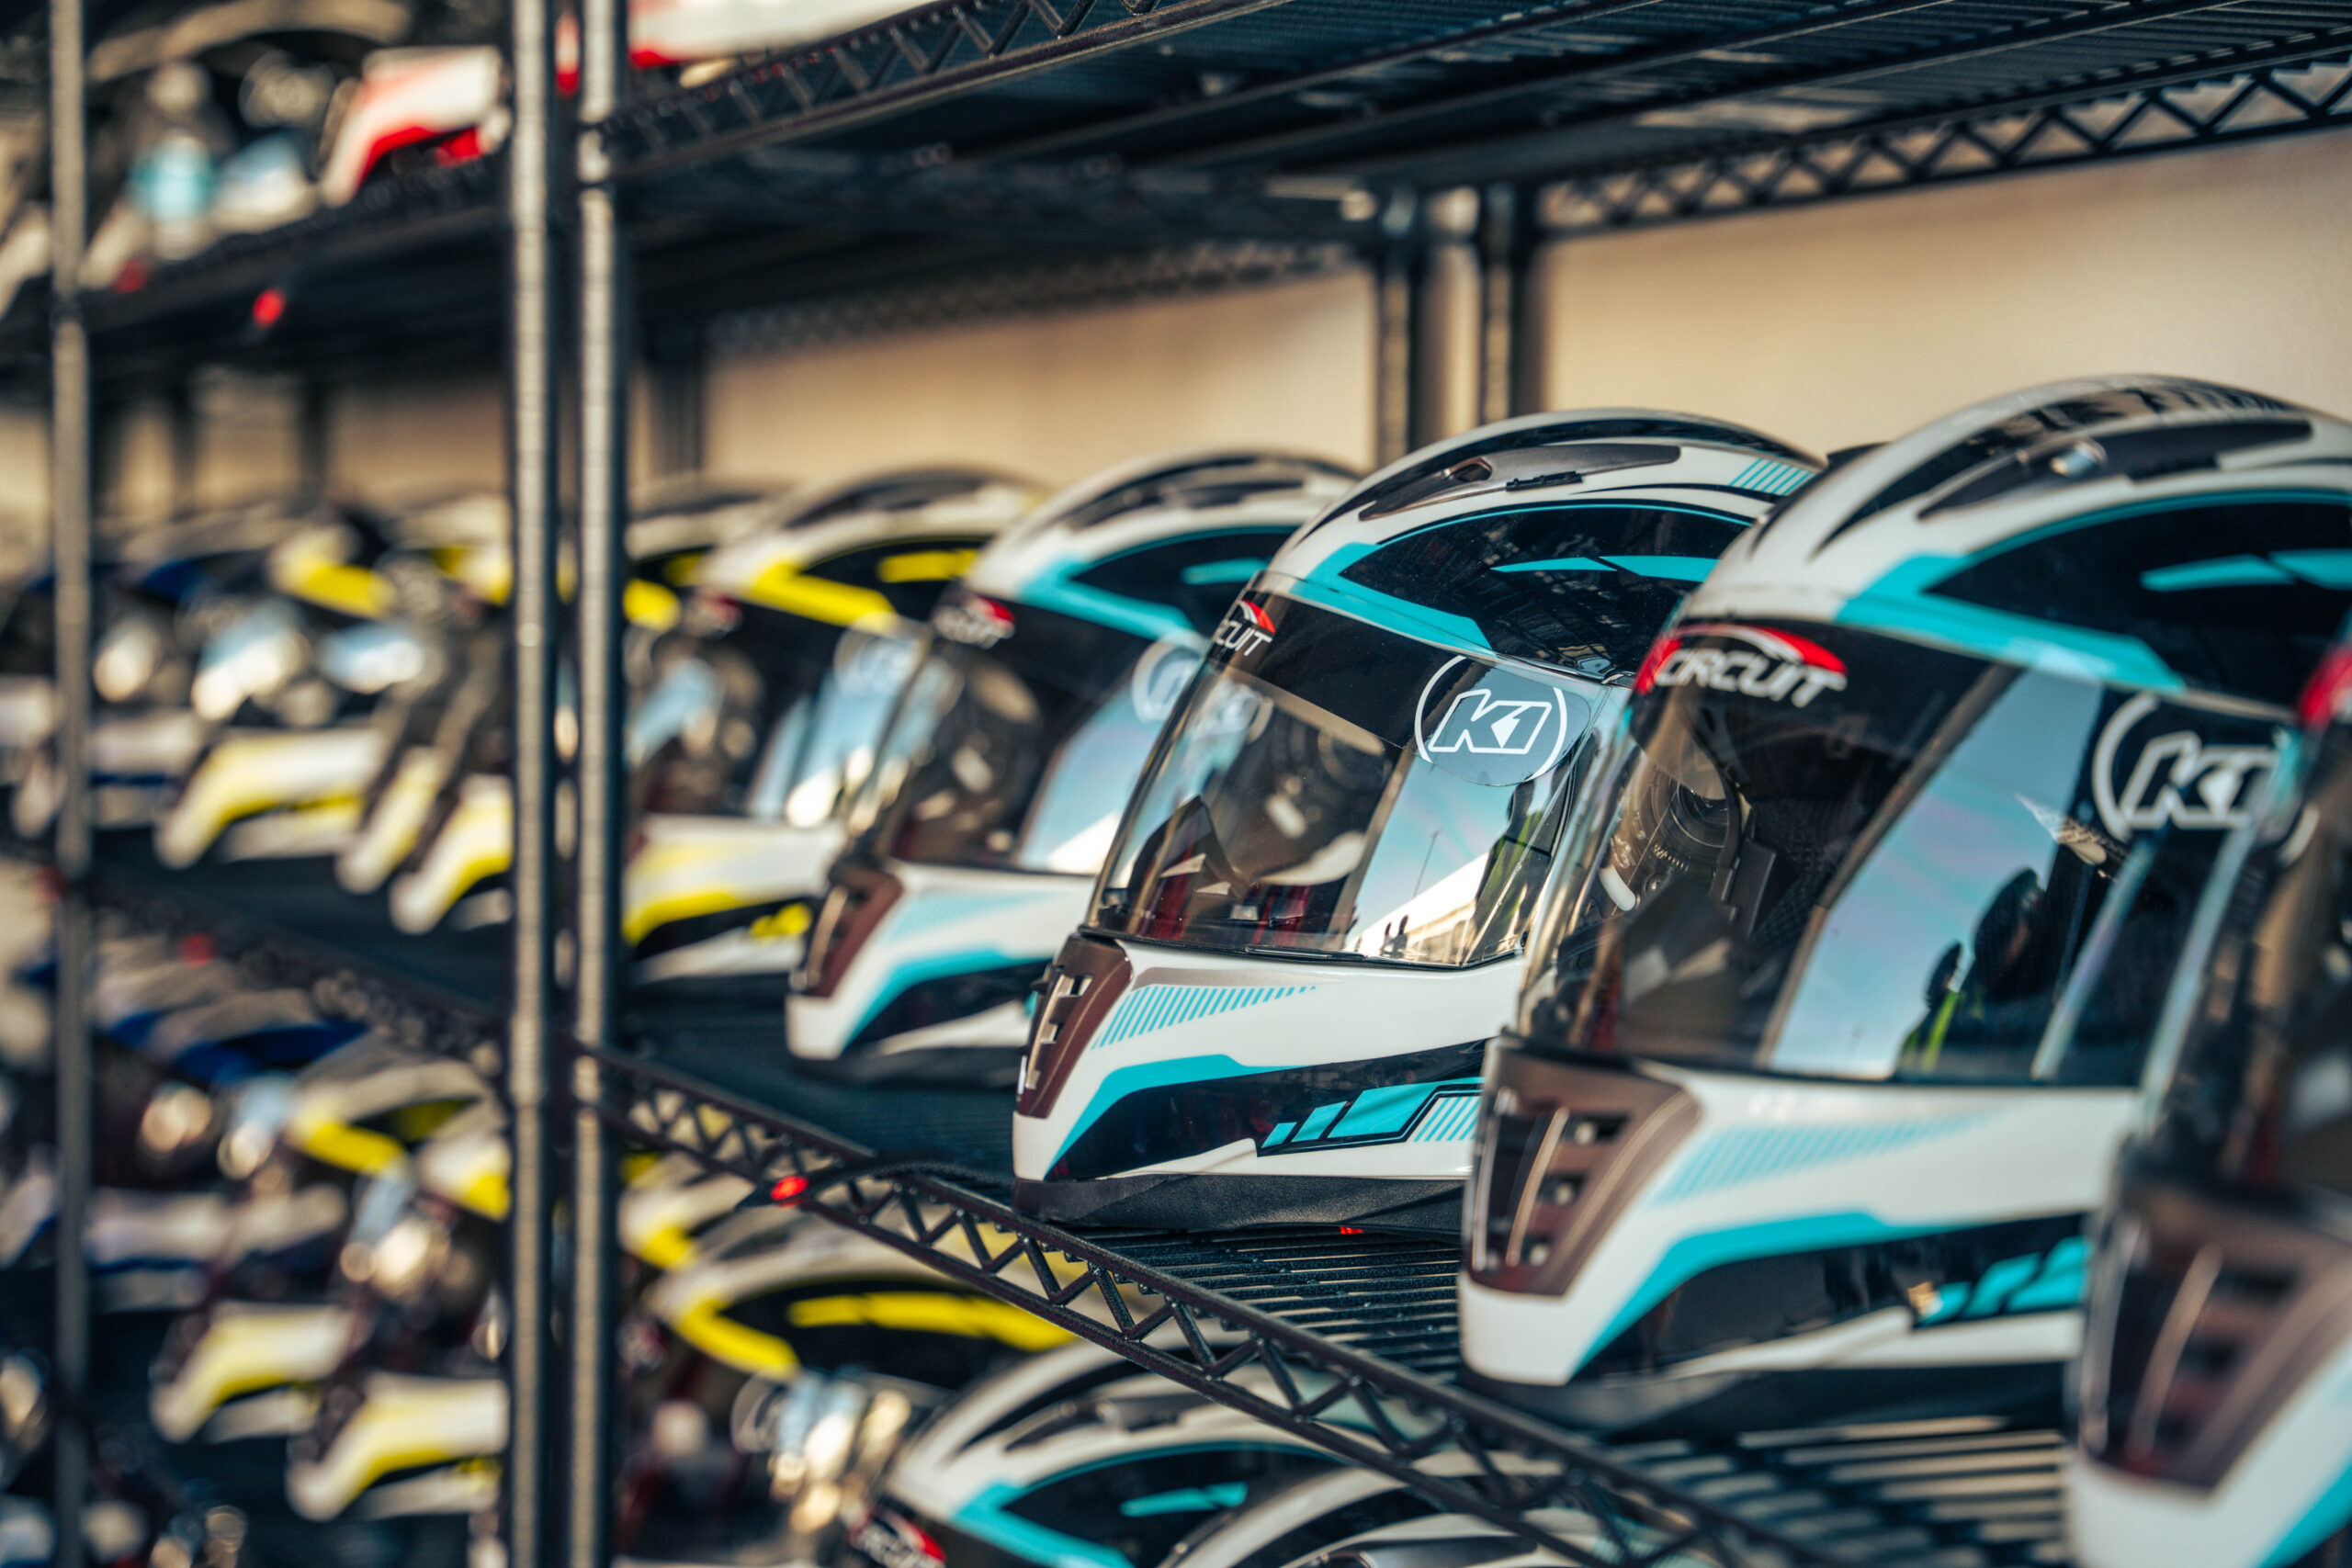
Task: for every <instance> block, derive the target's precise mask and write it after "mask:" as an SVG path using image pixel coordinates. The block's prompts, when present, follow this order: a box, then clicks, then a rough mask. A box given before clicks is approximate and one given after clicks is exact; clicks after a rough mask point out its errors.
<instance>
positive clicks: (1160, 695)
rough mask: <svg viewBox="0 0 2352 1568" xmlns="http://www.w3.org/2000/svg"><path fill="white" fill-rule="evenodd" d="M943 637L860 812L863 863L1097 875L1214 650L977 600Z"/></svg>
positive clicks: (901, 710) (965, 599)
mask: <svg viewBox="0 0 2352 1568" xmlns="http://www.w3.org/2000/svg"><path fill="white" fill-rule="evenodd" d="M938 625H939V626H942V627H943V628H944V631H942V632H941V633H940V634H939V635H934V636H933V638H932V640H931V642H930V644H929V645H928V647H927V649H925V651H924V653H923V655H922V661H921V662H920V663H919V664H918V665H917V666H916V667H915V671H914V673H913V674H912V675H911V676H910V678H909V679H908V682H907V685H906V689H905V692H904V693H903V694H902V695H901V697H900V699H899V705H898V707H897V708H896V709H895V710H894V712H893V713H892V715H891V716H890V721H889V726H888V729H887V731H886V732H885V733H884V735H883V738H882V742H881V745H880V746H879V747H878V748H877V749H876V753H875V761H874V768H873V772H872V773H871V775H870V776H869V777H868V779H867V781H866V784H865V787H864V789H863V790H862V791H861V792H860V794H859V795H858V797H857V798H856V800H855V801H854V803H853V805H852V807H851V813H850V828H851V831H852V832H853V833H854V834H856V835H857V837H858V846H859V849H860V851H861V852H863V853H865V855H867V856H868V857H869V858H872V857H881V856H887V857H889V858H891V859H895V860H901V861H910V862H914V863H919V864H925V865H948V866H966V867H971V868H975V869H979V870H1010V871H1036V872H1057V873H1063V874H1075V875H1082V876H1091V875H1092V874H1094V873H1095V872H1096V871H1098V870H1100V869H1101V868H1102V864H1103V851H1105V850H1106V849H1108V848H1109V847H1110V844H1111V836H1112V833H1113V830H1114V829H1115V828H1116V827H1117V826H1118V821H1119V812H1120V809H1121V807H1124V806H1125V804H1126V800H1127V795H1128V792H1129V791H1131V790H1132V789H1133V788H1134V787H1135V781H1136V773H1138V772H1139V771H1140V770H1141V769H1142V767H1143V762H1144V758H1145V757H1146V756H1147V755H1148V753H1149V751H1150V750H1151V742H1152V738H1153V737H1154V736H1155V735H1157V734H1158V733H1159V726H1160V723H1161V721H1162V720H1164V719H1165V718H1166V717H1167V716H1168V710H1169V708H1170V706H1171V705H1173V703H1174V701H1175V694H1177V693H1178V692H1181V691H1182V689H1183V684H1184V682H1186V681H1187V680H1189V679H1190V678H1191V676H1192V673H1193V670H1194V669H1195V668H1197V667H1198V665H1199V662H1200V641H1199V639H1198V638H1197V637H1193V636H1191V635H1190V634H1184V635H1178V634H1174V633H1171V634H1170V635H1169V636H1166V637H1161V638H1159V640H1158V641H1153V640H1150V639H1148V638H1146V637H1136V636H1134V635H1132V634H1130V633H1127V632H1123V631H1118V630H1114V628H1112V627H1109V626H1102V625H1100V624H1098V623H1096V622H1093V621H1091V620H1086V619H1084V618H1082V617H1080V616H1076V615H1061V614H1058V613H1057V612H1055V611H1051V610H1043V609H1039V608H1038V607H1036V606H1035V605H1033V604H998V603H996V602H995V601H993V600H988V599H982V598H980V597H979V596H978V595H977V594H970V593H961V594H959V595H958V596H956V598H954V599H951V600H950V601H949V602H948V604H946V606H945V607H944V608H943V610H942V611H941V614H940V619H939V622H938Z"/></svg>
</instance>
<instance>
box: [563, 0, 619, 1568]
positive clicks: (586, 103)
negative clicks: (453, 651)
mask: <svg viewBox="0 0 2352 1568" xmlns="http://www.w3.org/2000/svg"><path fill="white" fill-rule="evenodd" d="M627 33H628V6H627V4H626V0H582V4H581V7H580V121H581V127H580V141H579V169H578V176H579V215H580V231H579V244H580V604H579V639H578V642H577V645H576V646H577V648H578V651H579V659H580V754H579V773H578V779H579V802H580V833H579V840H578V842H579V852H578V853H579V860H578V863H577V864H576V865H575V867H574V871H575V873H576V874H577V878H578V886H579V894H578V897H579V902H578V905H577V907H576V909H575V920H574V937H575V940H576V941H577V942H578V943H579V947H578V953H577V975H578V979H577V982H576V984H575V986H574V988H573V993H572V995H573V1002H574V1005H575V1018H576V1022H575V1026H574V1027H575V1028H576V1030H577V1032H578V1034H579V1038H580V1042H581V1043H582V1044H583V1045H589V1046H597V1047H605V1046H610V1045H612V1044H615V1043H616V1042H617V1037H618V1031H617V1028H616V1019H617V1017H618V1011H619V1002H620V989H621V987H622V984H623V981H624V974H623V970H622V964H623V962H624V960H623V956H622V953H621V952H620V877H621V852H622V845H623V842H624V840H625V835H626V834H627V832H628V795H627V792H626V789H625V787H624V784H623V779H622V773H621V745H622V739H621V726H622V723H623V719H624V713H623V710H624V708H625V706H626V704H627V694H626V693H625V691H624V689H623V686H622V679H623V677H622V669H621V638H622V636H623V635H624V630H625V628H624V625H623V621H622V616H621V589H622V585H623V579H624V576H625V573H626V570H627V568H626V565H625V560H624V557H625V551H624V549H623V534H624V531H625V530H626V528H627V527H628V436H629V426H628V415H629V405H628V343H629V333H628V314H629V311H628V254H627V251H626V247H625V246H624V244H623V243H622V238H621V227H620V213H619V210H618V197H617V193H616V191H615V189H614V188H613V185H612V165H611V162H610V160H609V159H608V158H607V157H606V156H605V137H604V122H605V120H606V119H607V118H610V117H611V115H612V114H613V112H614V111H615V110H616V109H617V108H618V107H620V95H621V86H622V81H623V72H624V70H625V68H626V64H627V62H628V36H627ZM572 1077H573V1082H572V1092H573V1095H574V1108H573V1111H572V1118H571V1337H570V1343H569V1345H568V1346H567V1348H568V1349H569V1351H570V1352H571V1412H570V1416H571V1430H570V1434H569V1435H570V1439H571V1448H570V1454H569V1460H570V1472H571V1475H570V1483H569V1485H568V1486H567V1488H566V1491H565V1505H566V1509H567V1516H568V1517H567V1529H566V1530H565V1549H566V1552H567V1555H568V1560H569V1562H571V1568H601V1564H602V1563H603V1562H604V1557H605V1519H606V1517H607V1515H608V1513H609V1495H610V1491H611V1486H610V1465H609V1462H608V1461H609V1459H610V1455H611V1452H612V1438H611V1435H610V1434H609V1432H608V1431H607V1429H606V1428H607V1411H608V1408H609V1405H610V1403H611V1399H610V1396H611V1392H612V1391H611V1387H610V1382H609V1368H610V1365H611V1347H612V1343H613V1333H612V1312H613V1305H612V1275H611V1270H612V1263H613V1252H614V1237H613V1227H612V1222H613V1201H614V1192H613V1171H612V1148H611V1140H610V1136H609V1134H607V1133H606V1132H605V1127H604V1124H603V1123H602V1122H599V1121H598V1120H597V1119H596V1114H595V1110H594V1107H595V1106H596V1105H597V1103H598V1102H599V1100H601V1099H602V1097H603V1090H604V1085H603V1083H602V1082H601V1081H600V1078H599V1076H598V1069H597V1065H596V1063H595V1062H594V1060H592V1059H591V1058H590V1057H588V1056H587V1055H584V1054H583V1055H580V1056H579V1057H577V1058H575V1059H574V1061H573V1064H572Z"/></svg>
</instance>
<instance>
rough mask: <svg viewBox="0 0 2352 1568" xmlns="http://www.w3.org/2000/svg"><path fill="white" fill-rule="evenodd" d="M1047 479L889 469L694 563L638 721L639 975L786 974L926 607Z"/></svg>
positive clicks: (633, 857)
mask: <svg viewBox="0 0 2352 1568" xmlns="http://www.w3.org/2000/svg"><path fill="white" fill-rule="evenodd" d="M1037 499H1038V495H1037V491H1035V489H1034V488H1033V487H1031V486H1029V485H1027V484H1025V483H1023V482H1022V481H1020V480H1017V479H1005V478H1002V477H1001V476H999V475H996V474H991V473H989V472H986V471H983V470H978V469H966V468H922V469H912V470H908V471H905V472H900V473H893V474H886V475H881V476H877V477H874V478H869V479H860V480H857V481H854V482H853V483H850V484H846V485H842V486H838V487H834V488H832V489H830V490H827V491H820V492H819V493H818V494H817V495H816V496H814V497H812V498H810V499H809V502H808V503H807V504H806V505H804V506H803V507H802V508H801V510H800V512H799V513H797V514H796V515H793V516H790V517H787V518H786V520H785V521H784V523H783V524H782V525H780V526H778V527H775V528H772V529H769V530H767V531H765V532H763V533H762V534H759V535H756V536H751V537H748V538H744V539H741V540H740V541H738V542H736V543H734V544H732V545H729V546H727V547H723V548H720V549H718V550H714V551H712V552H711V553H710V554H709V555H707V556H706V557H704V558H702V559H701V560H700V561H698V562H696V563H695V565H694V567H693V570H691V571H690V573H688V574H687V575H686V576H685V577H684V586H685V588H686V589H687V599H686V602H685V604H684V606H683V610H682V614H681V617H680V622H679V625H678V626H677V628H676V629H675V630H674V631H673V632H670V633H668V634H667V635H665V636H664V637H662V638H661V639H660V640H659V641H658V642H656V643H654V644H653V645H652V646H651V647H650V649H647V650H646V652H645V654H644V656H643V657H644V659H645V661H646V664H647V666H648V667H647V669H646V671H644V673H643V674H642V676H641V677H640V679H639V682H637V683H638V685H639V688H640V689H641V690H642V691H643V693H644V695H643V697H642V698H641V700H640V701H639V703H638V705H637V707H636V711H635V712H634V713H633V714H632V715H631V716H630V719H629V725H628V738H627V755H628V765H629V769H630V774H631V785H632V789H631V793H632V794H633V795H634V796H635V797H636V798H635V804H636V806H637V807H638V809H639V817H638V818H637V823H638V825H637V829H636V831H635V833H634V834H633V836H632V838H631V841H630V852H629V856H628V864H627V866H626V867H625V869H624V871H623V874H622V879H621V935H622V937H623V939H624V940H625V941H626V942H628V944H629V947H630V950H631V952H632V953H634V955H635V957H636V961H637V975H638V977H639V979H640V980H646V981H661V980H668V979H680V978H700V979H708V978H710V977H713V976H734V975H761V976H776V977H778V981H779V983H780V978H781V976H783V975H784V973H785V972H786V971H787V970H789V969H790V968H791V967H792V965H793V964H794V963H795V962H797V959H798V958H799V955H800V946H801V940H800V939H801V937H802V936H803V934H804V933H805V932H806V931H808V928H809V917H810V908H809V907H810V905H811V904H812V903H813V902H814V901H815V900H816V898H817V897H820V895H821V894H822V893H823V891H824V885H825V868H826V867H827V866H828V865H830V864H831V863H832V860H833V856H834V855H835V854H836V853H838V852H840V849H841V845H842V832H841V827H840V818H839V807H840V804H841V801H842V798H843V797H844V795H846V794H847V793H848V792H849V791H850V790H852V789H854V787H855V786H856V784H858V783H859V782H860V781H861V780H862V779H863V778H864V776H865V769H866V768H867V767H868V766H870V765H871V763H872V761H873V756H874V745H875V742H876V739H879V735H880V731H881V728H882V724H883V721H884V720H885V719H886V718H887V717H888V715H889V709H890V703H891V700H892V699H893V698H895V697H896V696H897V695H898V693H899V685H900V683H901V682H903V681H904V679H905V677H906V672H907V671H908V670H910V668H912V666H913V663H914V660H915V657H916V649H915V638H916V637H917V636H918V635H919V634H920V632H921V630H922V622H923V620H924V619H925V617H927V616H928V615H930V614H931V610H932V606H933V604H934V603H935V602H936V601H937V600H938V598H939V595H940V592H941V591H942V590H943V589H944V588H945V587H946V586H947V585H948V584H949V583H950V582H952V581H955V579H956V576H957V574H959V573H960V572H961V571H962V570H963V569H964V568H965V567H966V566H967V565H968V564H969V562H970V560H971V558H972V556H973V555H974V554H975V553H976V552H977V551H978V549H979V547H981V546H983V545H985V544H987V543H988V541H989V539H990V538H992V537H993V536H995V535H996V534H997V533H999V532H1000V531H1001V530H1002V529H1003V528H1004V527H1005V526H1006V525H1008V524H1010V523H1012V521H1013V520H1014V519H1015V518H1017V517H1019V516H1020V515H1021V514H1022V513H1024V512H1026V511H1028V510H1029V509H1030V508H1031V507H1032V506H1034V505H1035V503H1036V501H1037ZM769 998H770V999H771V1000H773V999H774V998H775V992H774V991H771V992H770V993H769Z"/></svg>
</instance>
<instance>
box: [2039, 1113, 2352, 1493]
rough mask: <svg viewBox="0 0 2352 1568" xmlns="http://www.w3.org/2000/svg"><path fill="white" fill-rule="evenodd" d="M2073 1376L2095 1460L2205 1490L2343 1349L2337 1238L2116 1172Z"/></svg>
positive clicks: (2348, 1285) (2351, 1329)
mask: <svg viewBox="0 0 2352 1568" xmlns="http://www.w3.org/2000/svg"><path fill="white" fill-rule="evenodd" d="M2104 1232H2105V1234H2104V1235H2103V1237H2102V1238H2101V1239H2100V1241H2099V1244H2098V1253H2099V1256H2100V1260H2101V1267H2100V1268H2099V1269H2098V1272H2097V1274H2096V1275H2095V1276H2094V1278H2093V1280H2092V1282H2091V1295H2090V1303H2089V1323H2088V1325H2087V1330H2086V1338H2085V1343H2084V1348H2083V1356H2082V1359H2081V1360H2080V1362H2079V1363H2078V1366H2077V1369H2076V1372H2075V1391H2074V1392H2075V1405H2076V1418H2077V1421H2078V1424H2079V1431H2080V1446H2081V1450H2082V1452H2083V1454H2084V1455H2085V1456H2086V1458H2087V1459H2088V1460H2089V1461H2091V1462H2092V1463H2093V1464H2095V1465H2106V1466H2111V1467H2113V1468H2115V1469H2118V1470H2121V1471H2124V1472H2129V1473H2131V1474H2132V1475H2137V1476H2146V1477H2151V1478H2154V1479H2159V1480H2163V1481H2169V1482H2174V1483H2179V1484H2181V1485H2186V1486H2193V1487H2198V1488H2200V1489H2211V1488H2213V1487H2217V1486H2219V1485H2221V1484H2222V1482H2223V1480H2224V1478H2226V1477H2227V1476H2228V1475H2229V1473H2230V1471H2231V1469H2232V1467H2233V1466H2234V1465H2236V1464H2237V1463H2238V1461H2240V1460H2241V1459H2242V1458H2244V1457H2245V1455H2246V1453H2247V1451H2248V1450H2250V1449H2252V1448H2254V1447H2255V1446H2256V1444H2257V1443H2258V1442H2259V1441H2260V1440H2261V1438H2262V1437H2263V1433H2264V1430H2265V1428H2266V1427H2267V1426H2268V1425H2269V1423H2270V1422H2271V1420H2272V1418H2273V1417H2275V1416H2278V1414H2279V1412H2281V1411H2282V1410H2284V1409H2286V1408H2287V1407H2288V1405H2289V1404H2290V1402H2291V1401H2292V1400H2293V1398H2294V1396H2295V1394H2296V1392H2297V1391H2298V1390H2299V1389H2300V1388H2301V1387H2302V1386H2303V1385H2304V1384H2305V1383H2306V1382H2309V1381H2310V1380H2311V1379H2312V1377H2313V1376H2315V1375H2316V1374H2318V1373H2319V1372H2321V1371H2324V1369H2325V1368H2326V1367H2327V1366H2328V1365H2329V1364H2330V1363H2332V1362H2335V1361H2338V1360H2340V1359H2342V1358H2343V1356H2344V1355H2345V1353H2346V1348H2347V1346H2352V1239H2347V1238H2346V1235H2345V1234H2344V1232H2343V1231H2342V1230H2341V1228H2339V1227H2330V1226H2328V1225H2327V1224H2324V1222H2321V1221H2316V1220H2314V1219H2312V1218H2311V1217H2308V1216H2307V1215H2305V1214H2302V1213H2298V1212H2296V1210H2295V1208H2294V1207H2293V1205H2292V1204H2291V1203H2290V1202H2278V1201H2272V1202H2254V1201H2247V1200H2245V1199H2243V1198H2229V1197H2222V1196H2219V1195H2216V1194H2215V1193H2213V1192H2211V1191H2210V1190H2204V1189H2202V1188H2200V1187H2199V1186H2196V1185H2192V1184H2188V1183H2184V1182H2182V1181H2179V1180H2177V1179H2174V1178H2172V1177H2170V1176H2168V1175H2167V1174H2165V1172H2163V1171H2162V1170H2160V1169H2158V1168H2154V1167H2153V1166H2152V1164H2151V1163H2150V1162H2148V1161H2146V1160H2145V1159H2133V1160H2131V1162H2130V1163H2128V1164H2127V1166H2126V1168H2125V1170H2124V1172H2123V1175H2122V1179H2121V1181H2120V1186H2119V1190H2118V1191H2117V1194H2116V1199H2115V1202H2114V1206H2113V1208H2112V1209H2111V1210H2110V1212H2109V1214H2108V1216H2107V1218H2106V1220H2105V1222H2104Z"/></svg>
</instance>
